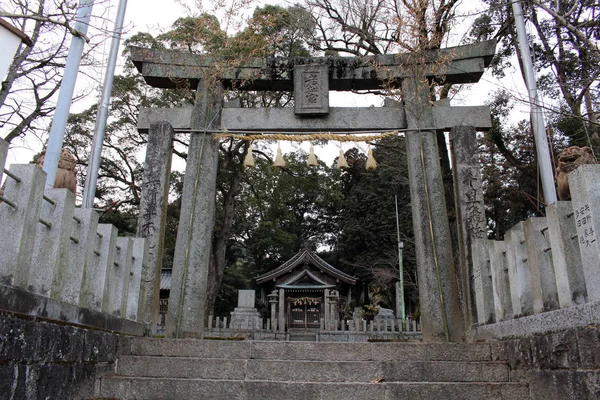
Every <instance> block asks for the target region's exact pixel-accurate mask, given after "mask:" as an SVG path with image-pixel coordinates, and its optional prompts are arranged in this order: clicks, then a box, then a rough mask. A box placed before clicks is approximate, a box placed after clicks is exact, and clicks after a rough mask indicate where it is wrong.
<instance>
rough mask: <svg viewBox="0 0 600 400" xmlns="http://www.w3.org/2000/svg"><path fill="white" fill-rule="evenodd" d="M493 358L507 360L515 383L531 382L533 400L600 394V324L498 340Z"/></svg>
mask: <svg viewBox="0 0 600 400" xmlns="http://www.w3.org/2000/svg"><path fill="white" fill-rule="evenodd" d="M492 359H493V360H495V361H507V362H508V363H509V365H510V367H511V380H513V381H525V382H528V383H529V387H530V389H531V398H532V399H533V400H537V399H597V398H598V396H599V395H600V324H593V325H589V326H583V327H578V328H570V329H565V330H561V331H559V332H551V333H538V334H531V335H525V336H523V337H519V338H514V339H507V340H502V341H497V342H494V343H492Z"/></svg>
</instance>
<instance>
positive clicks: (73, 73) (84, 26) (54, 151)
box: [43, 0, 94, 188]
mask: <svg viewBox="0 0 600 400" xmlns="http://www.w3.org/2000/svg"><path fill="white" fill-rule="evenodd" d="M93 6H94V0H81V3H80V4H79V9H78V10H77V16H76V17H75V21H76V23H75V27H74V29H75V31H76V32H78V33H79V35H73V37H72V38H71V45H70V47H69V55H68V56H67V64H66V66H65V74H64V76H63V79H62V82H61V84H60V91H59V93H58V101H57V103H56V111H55V112H54V119H53V120H52V126H51V128H50V137H49V139H48V147H47V148H46V156H45V158H44V167H43V169H44V171H46V174H47V176H46V187H47V188H52V187H54V180H55V179H56V170H57V169H58V159H59V158H60V152H61V150H62V144H63V139H64V136H65V129H66V127H67V119H68V118H69V109H70V107H71V102H72V101H73V91H74V90H75V81H76V80H77V73H78V72H79V64H80V63H81V55H82V54H83V45H84V44H85V35H86V34H87V30H88V25H89V22H90V17H91V15H92V7H93Z"/></svg>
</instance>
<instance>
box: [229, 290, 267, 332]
mask: <svg viewBox="0 0 600 400" xmlns="http://www.w3.org/2000/svg"><path fill="white" fill-rule="evenodd" d="M254 305H255V293H254V290H238V306H237V307H236V308H235V309H234V310H233V312H232V313H231V324H230V326H231V329H240V330H251V329H252V330H254V329H256V330H258V329H261V328H262V327H261V323H260V313H259V312H258V311H257V310H256V308H255V307H254Z"/></svg>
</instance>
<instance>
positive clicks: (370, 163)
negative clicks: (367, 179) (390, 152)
mask: <svg viewBox="0 0 600 400" xmlns="http://www.w3.org/2000/svg"><path fill="white" fill-rule="evenodd" d="M376 168H377V161H375V157H373V151H372V150H371V146H369V151H368V153H367V166H366V169H367V171H373V170H375V169H376Z"/></svg>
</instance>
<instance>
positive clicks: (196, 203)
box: [166, 80, 222, 337]
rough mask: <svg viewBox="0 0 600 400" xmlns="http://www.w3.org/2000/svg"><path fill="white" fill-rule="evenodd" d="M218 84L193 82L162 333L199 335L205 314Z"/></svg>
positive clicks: (219, 103) (216, 153) (219, 101)
mask: <svg viewBox="0 0 600 400" xmlns="http://www.w3.org/2000/svg"><path fill="white" fill-rule="evenodd" d="M221 106H222V89H221V86H220V85H219V86H218V87H208V86H207V85H206V82H204V80H201V81H200V83H199V84H198V89H197V97H196V105H195V107H194V111H193V115H192V121H191V126H192V129H193V130H194V131H195V132H194V133H192V135H191V139H190V146H189V151H188V159H187V166H186V170H185V178H184V182H183V197H182V204H181V216H180V222H179V229H178V231H177V242H176V245H175V257H174V260H173V275H172V284H171V296H170V299H169V310H168V314H167V315H168V317H167V328H166V330H167V337H200V336H201V335H202V331H203V330H204V323H205V319H206V317H207V310H206V301H207V296H206V295H207V285H208V270H209V263H210V253H211V248H212V236H213V228H214V217H215V201H216V182H217V169H218V162H219V145H218V143H217V142H216V141H214V140H212V139H211V136H210V134H209V133H208V132H206V131H208V130H212V129H215V128H217V127H219V126H220V110H221Z"/></svg>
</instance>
